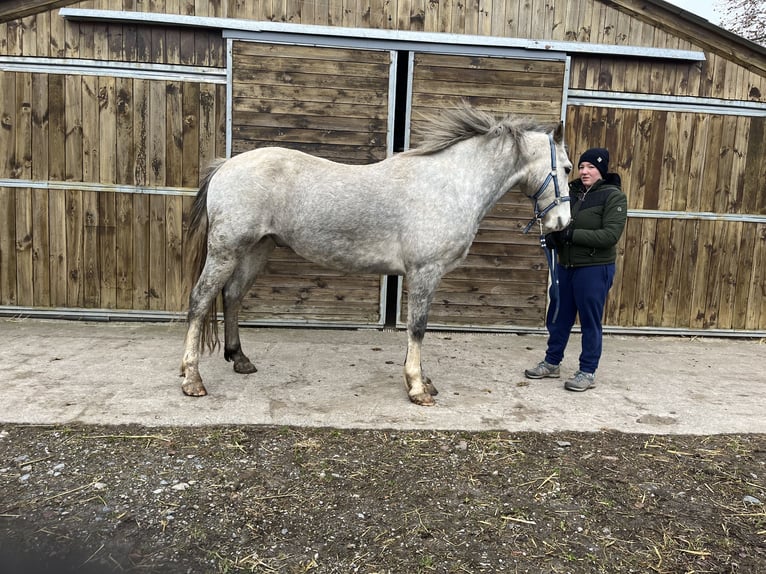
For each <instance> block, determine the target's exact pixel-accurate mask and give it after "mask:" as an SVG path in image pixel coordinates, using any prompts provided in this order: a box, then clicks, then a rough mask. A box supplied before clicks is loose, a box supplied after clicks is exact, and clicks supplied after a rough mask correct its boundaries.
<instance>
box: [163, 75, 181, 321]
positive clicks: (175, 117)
mask: <svg viewBox="0 0 766 574" xmlns="http://www.w3.org/2000/svg"><path fill="white" fill-rule="evenodd" d="M166 134H167V147H166V151H165V157H166V161H167V170H166V184H167V185H169V186H172V187H182V186H183V177H184V174H183V171H184V169H183V165H184V164H183V143H184V113H183V85H182V84H179V83H175V82H169V83H168V87H167V112H166ZM165 225H166V233H167V238H166V249H165V253H166V263H165V269H166V274H165V294H166V302H165V308H166V309H167V310H169V311H180V310H181V309H183V306H184V304H185V301H184V289H183V199H182V198H181V197H179V196H168V197H166V198H165Z"/></svg>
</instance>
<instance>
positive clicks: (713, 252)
mask: <svg viewBox="0 0 766 574" xmlns="http://www.w3.org/2000/svg"><path fill="white" fill-rule="evenodd" d="M727 223H728V222H726V221H713V222H712V227H711V230H710V232H711V236H710V239H709V240H708V241H709V245H710V247H709V253H710V258H709V264H708V265H709V272H708V275H707V280H708V288H707V298H706V300H705V322H704V323H703V326H704V328H705V329H713V328H719V327H721V324H720V322H719V321H720V312H721V309H720V307H719V302H720V299H721V292H722V291H723V280H724V278H723V276H722V274H721V266H722V265H723V259H724V257H725V255H724V252H723V238H724V234H725V229H726V225H727ZM707 245H708V242H706V247H707ZM724 328H725V327H724Z"/></svg>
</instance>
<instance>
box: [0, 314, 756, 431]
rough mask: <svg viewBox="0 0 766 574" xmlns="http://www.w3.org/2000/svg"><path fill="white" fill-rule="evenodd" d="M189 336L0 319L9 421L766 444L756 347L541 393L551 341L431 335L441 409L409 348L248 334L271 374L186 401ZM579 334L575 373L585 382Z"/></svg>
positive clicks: (227, 367) (363, 334)
mask: <svg viewBox="0 0 766 574" xmlns="http://www.w3.org/2000/svg"><path fill="white" fill-rule="evenodd" d="M184 333H185V325H184V324H181V323H173V324H167V323H160V324H157V323H155V324H146V323H110V322H103V323H101V322H95V323H92V322H75V321H54V320H38V319H0V375H2V380H3V397H2V400H1V401H0V423H32V424H73V423H98V424H127V423H137V424H141V425H147V426H164V425H182V426H183V425H226V424H243V425H294V426H317V427H337V428H370V429H372V428H401V429H441V430H469V431H477V430H508V431H555V430H574V431H598V430H602V429H614V430H618V431H624V432H635V433H647V434H718V433H766V345H765V344H764V341H758V340H752V339H726V338H689V337H646V336H627V335H626V336H616V335H610V336H606V337H605V341H604V356H603V358H602V364H601V368H600V369H599V371H598V373H597V387H596V388H594V389H592V390H589V391H587V392H585V393H572V392H569V391H565V390H564V388H563V381H564V378H562V379H545V380H539V381H529V380H527V379H525V378H524V374H523V371H524V369H525V368H527V367H530V366H533V365H534V364H536V363H537V361H539V360H540V359H541V358H542V355H543V351H544V347H545V337H544V336H542V335H514V334H486V333H452V332H435V331H432V332H429V333H428V334H427V336H426V340H425V344H424V347H423V364H424V367H425V369H426V372H427V374H428V375H429V376H430V377H431V378H432V379H433V381H434V383H435V384H436V386H437V388H438V389H439V391H440V393H439V395H438V397H437V404H436V406H434V407H419V406H416V405H413V404H411V403H410V402H409V401H408V399H407V394H406V391H405V388H404V383H403V377H402V363H403V361H404V354H405V348H406V334H405V333H404V332H401V331H398V332H395V331H376V330H330V329H309V328H307V329H298V328H258V329H244V328H243V329H242V341H243V350H244V351H245V353H246V354H248V355H249V356H250V358H251V360H252V361H253V362H254V363H255V364H256V365H257V366H258V369H259V371H258V372H257V373H254V374H251V375H238V374H236V373H234V371H233V370H232V368H231V364H230V363H226V362H225V361H224V359H223V354H222V353H216V354H213V355H208V354H206V355H204V357H203V359H202V361H201V364H200V366H201V371H202V376H203V379H204V381H205V385H206V387H207V390H208V393H209V395H208V396H207V397H203V398H190V397H186V396H184V395H183V394H182V393H181V390H180V384H181V379H180V377H179V376H178V367H179V364H180V361H181V355H182V346H183V339H184ZM579 344H580V341H579V336H577V335H574V336H573V338H572V342H571V343H570V353H569V356H568V357H567V358H566V359H565V360H564V363H563V364H562V375H564V376H569V375H570V374H571V373H572V372H573V371H574V370H575V369H576V368H577V355H578V354H579Z"/></svg>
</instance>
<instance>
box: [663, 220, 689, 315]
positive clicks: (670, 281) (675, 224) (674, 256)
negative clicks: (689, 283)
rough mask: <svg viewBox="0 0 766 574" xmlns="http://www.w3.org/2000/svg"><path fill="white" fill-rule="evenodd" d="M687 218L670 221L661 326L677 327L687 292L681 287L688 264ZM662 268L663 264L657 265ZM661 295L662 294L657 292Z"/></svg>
mask: <svg viewBox="0 0 766 574" xmlns="http://www.w3.org/2000/svg"><path fill="white" fill-rule="evenodd" d="M686 223H687V222H686V220H680V219H673V220H671V222H670V237H669V238H668V245H667V252H668V257H667V263H666V267H665V269H664V273H665V274H666V276H667V279H666V281H665V293H664V294H662V296H663V298H664V301H663V304H662V318H661V320H660V326H662V327H675V326H676V325H677V324H678V302H679V301H680V300H681V299H682V298H684V297H686V293H684V291H683V290H682V289H681V274H682V273H683V272H684V268H685V266H686V265H687V262H686V259H685V257H684V249H686V246H685V245H684V237H685V236H684V231H685V229H686ZM655 267H656V268H659V269H661V270H662V268H663V266H662V265H658V266H655ZM656 296H660V294H656ZM685 321H686V318H684V322H685Z"/></svg>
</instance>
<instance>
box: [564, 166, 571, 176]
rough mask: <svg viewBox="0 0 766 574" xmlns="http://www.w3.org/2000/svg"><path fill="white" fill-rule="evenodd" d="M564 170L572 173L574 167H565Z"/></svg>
mask: <svg viewBox="0 0 766 574" xmlns="http://www.w3.org/2000/svg"><path fill="white" fill-rule="evenodd" d="M564 171H565V172H566V174H567V175H569V174H570V173H572V168H571V167H565V168H564Z"/></svg>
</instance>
